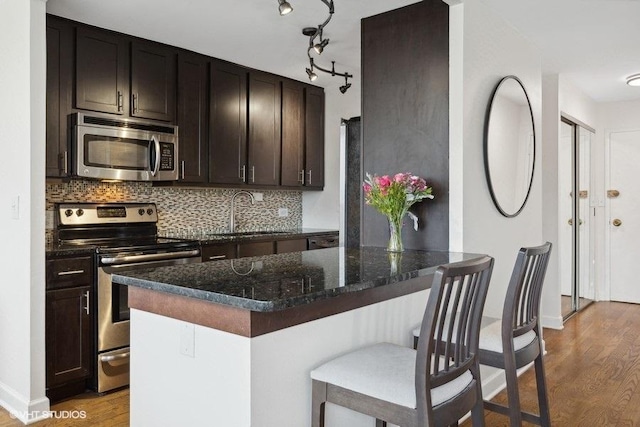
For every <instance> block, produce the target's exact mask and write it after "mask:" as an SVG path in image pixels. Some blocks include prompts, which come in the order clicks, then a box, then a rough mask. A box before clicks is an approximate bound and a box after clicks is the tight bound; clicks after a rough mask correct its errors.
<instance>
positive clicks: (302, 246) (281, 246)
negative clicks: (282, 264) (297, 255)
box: [276, 239, 307, 254]
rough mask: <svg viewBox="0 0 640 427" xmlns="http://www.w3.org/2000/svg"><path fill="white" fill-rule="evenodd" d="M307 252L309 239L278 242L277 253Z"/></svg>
mask: <svg viewBox="0 0 640 427" xmlns="http://www.w3.org/2000/svg"><path fill="white" fill-rule="evenodd" d="M306 250H307V239H294V240H278V241H277V242H276V253H277V254H284V253H287V252H301V251H306Z"/></svg>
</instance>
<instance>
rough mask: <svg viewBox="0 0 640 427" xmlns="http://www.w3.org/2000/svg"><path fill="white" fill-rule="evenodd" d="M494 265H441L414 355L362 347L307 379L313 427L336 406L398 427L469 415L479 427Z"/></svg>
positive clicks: (320, 426)
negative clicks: (484, 331) (484, 328)
mask: <svg viewBox="0 0 640 427" xmlns="http://www.w3.org/2000/svg"><path fill="white" fill-rule="evenodd" d="M492 269H493V258H491V257H482V258H480V259H476V260H470V261H465V262H459V263H452V264H447V265H443V266H440V267H439V268H438V269H437V271H436V274H435V276H434V279H433V285H432V287H431V291H430V293H429V299H428V301H427V307H426V309H425V313H424V317H423V319H422V326H421V336H423V337H429V339H422V340H420V341H419V343H418V348H417V350H414V349H411V348H407V347H402V346H398V345H395V344H389V343H380V344H375V345H372V346H369V347H365V348H362V349H359V350H356V351H353V352H350V353H347V354H345V355H342V356H340V357H338V358H336V359H333V360H331V361H329V362H327V363H325V364H323V365H322V366H319V367H318V368H316V369H314V370H313V371H312V372H311V378H312V414H311V416H312V426H313V427H324V418H325V416H324V415H325V414H324V413H325V404H326V402H331V403H335V404H337V405H341V406H344V407H347V408H350V409H353V410H355V411H358V412H361V413H364V414H367V415H370V416H373V417H375V418H376V426H378V427H384V426H386V423H387V422H390V423H393V424H396V425H400V426H402V427H411V426H414V427H418V426H425V425H429V426H441V425H457V423H458V420H459V419H460V418H462V417H463V416H464V415H465V414H466V413H468V412H469V411H471V412H472V420H473V425H474V426H483V425H484V411H483V401H482V388H481V381H480V368H479V360H478V356H477V355H478V340H479V337H478V335H479V331H480V320H481V318H482V310H483V308H484V302H485V299H486V296H487V288H488V286H489V280H490V278H491V272H492Z"/></svg>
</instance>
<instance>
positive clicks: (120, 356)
mask: <svg viewBox="0 0 640 427" xmlns="http://www.w3.org/2000/svg"><path fill="white" fill-rule="evenodd" d="M130 355H131V353H130V352H128V351H127V352H125V353H120V354H110V355H108V356H100V361H101V362H113V361H114V360H118V359H127V358H128V357H129V356H130Z"/></svg>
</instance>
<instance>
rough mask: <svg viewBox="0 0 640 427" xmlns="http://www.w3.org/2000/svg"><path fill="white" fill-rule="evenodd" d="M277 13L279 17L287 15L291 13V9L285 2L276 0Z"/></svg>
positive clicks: (285, 0)
mask: <svg viewBox="0 0 640 427" xmlns="http://www.w3.org/2000/svg"><path fill="white" fill-rule="evenodd" d="M278 5H279V6H278V11H279V12H280V16H284V15H288V14H290V13H291V12H293V8H292V7H291V5H290V4H289V2H288V1H287V0H278Z"/></svg>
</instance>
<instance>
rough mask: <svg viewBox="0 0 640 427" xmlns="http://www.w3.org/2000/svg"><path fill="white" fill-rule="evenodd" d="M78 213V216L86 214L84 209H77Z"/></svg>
mask: <svg viewBox="0 0 640 427" xmlns="http://www.w3.org/2000/svg"><path fill="white" fill-rule="evenodd" d="M76 215H78V216H82V215H84V211H83V210H82V209H78V210H77V211H76Z"/></svg>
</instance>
